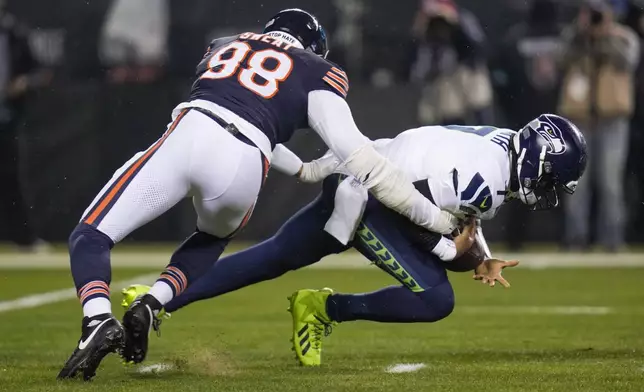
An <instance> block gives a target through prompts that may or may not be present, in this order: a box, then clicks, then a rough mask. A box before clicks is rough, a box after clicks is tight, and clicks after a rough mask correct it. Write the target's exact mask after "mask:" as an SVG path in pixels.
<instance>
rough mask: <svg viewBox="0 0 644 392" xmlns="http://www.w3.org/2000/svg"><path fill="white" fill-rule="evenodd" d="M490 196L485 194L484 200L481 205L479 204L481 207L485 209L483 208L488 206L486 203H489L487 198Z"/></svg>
mask: <svg viewBox="0 0 644 392" xmlns="http://www.w3.org/2000/svg"><path fill="white" fill-rule="evenodd" d="M489 197H490V196H485V199H483V202H481V205H480V206H479V207H480V208H481V209H483V208H485V207H487V205H486V203H487V199H488V198H489Z"/></svg>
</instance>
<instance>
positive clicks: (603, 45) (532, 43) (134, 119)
mask: <svg viewBox="0 0 644 392" xmlns="http://www.w3.org/2000/svg"><path fill="white" fill-rule="evenodd" d="M0 4H1V11H0V102H1V105H0V184H1V185H0V229H1V234H0V239H2V240H7V241H11V242H13V243H15V244H16V245H17V246H19V247H20V248H21V249H24V250H26V251H35V250H39V249H42V248H43V247H45V244H46V241H47V242H58V241H66V239H67V236H68V234H69V232H70V231H71V229H72V228H73V227H74V226H75V224H76V223H77V221H78V219H79V217H80V215H81V214H82V212H83V210H84V209H85V207H86V206H87V205H88V203H89V202H90V201H91V200H92V198H93V197H94V195H95V194H96V192H98V191H99V190H100V188H101V187H102V185H103V184H104V183H105V181H106V180H107V179H108V178H109V177H110V176H111V174H112V173H113V171H114V170H115V169H116V168H118V167H119V166H120V165H121V164H122V163H123V162H125V161H126V160H127V159H128V158H129V157H130V156H131V155H132V154H134V153H135V152H137V151H139V150H142V149H145V148H147V146H148V145H149V144H150V143H152V142H153V141H154V140H156V139H157V138H158V137H159V135H160V134H161V133H162V132H163V131H164V130H165V126H166V124H167V122H169V120H170V111H171V109H172V108H173V107H174V106H175V105H176V104H178V103H180V102H181V101H182V100H183V99H185V98H186V97H187V93H188V91H189V88H190V85H191V82H192V79H193V73H194V69H195V66H196V64H197V63H198V61H199V60H200V59H201V57H202V55H203V53H204V49H205V48H206V46H207V44H208V42H209V41H210V40H211V39H212V38H215V37H219V36H224V35H232V34H236V33H240V32H244V31H259V30H261V28H262V27H263V26H262V24H263V23H264V21H266V20H267V19H268V18H269V17H270V16H272V15H273V14H274V13H276V12H277V11H278V10H280V9H282V8H287V7H299V8H304V9H306V10H309V11H311V12H312V13H314V14H316V15H317V16H318V18H319V19H320V21H321V22H322V23H323V24H324V25H325V26H326V28H327V30H328V33H329V35H330V47H331V54H330V59H331V60H332V61H334V62H337V63H338V64H340V65H341V66H343V67H344V68H345V69H346V71H347V72H348V74H349V78H350V80H351V92H350V94H349V103H350V105H351V107H352V109H353V112H354V116H355V118H356V121H357V123H358V125H359V127H360V128H361V130H362V132H363V133H365V134H366V135H367V136H369V137H371V138H372V139H375V138H379V137H392V136H394V135H395V134H397V133H399V132H401V131H403V130H405V129H407V128H411V127H415V126H418V125H428V124H472V125H479V124H489V125H495V126H500V127H509V128H513V129H517V128H519V127H521V126H523V125H525V123H527V122H528V121H529V120H530V119H532V118H534V117H536V116H537V115H538V114H539V113H542V112H554V113H558V114H562V115H564V116H567V117H569V118H570V119H571V120H573V121H574V122H575V123H576V124H577V125H578V126H579V127H580V129H581V130H582V131H583V133H584V134H585V135H586V138H587V140H588V143H589V148H590V164H589V168H588V171H587V174H586V175H585V177H584V178H583V180H582V182H581V183H580V185H579V188H578V191H577V193H576V194H575V195H574V196H572V197H571V198H565V199H564V200H563V206H561V207H560V208H558V209H557V210H554V211H549V212H538V213H537V212H535V213H532V212H527V211H526V210H525V208H521V207H522V206H520V205H518V206H512V205H510V206H507V207H505V210H502V211H501V214H500V215H499V216H498V217H497V219H496V220H495V221H493V222H491V223H487V224H486V225H485V226H484V227H485V231H486V234H487V237H488V239H489V240H490V241H492V242H498V243H506V244H507V245H508V246H510V247H511V248H512V249H520V248H521V247H523V246H525V245H527V244H532V243H550V244H556V245H558V246H561V247H562V248H563V249H568V250H585V249H589V248H590V247H591V246H595V245H597V246H599V247H601V248H603V249H605V250H608V251H620V250H624V249H627V246H628V245H627V244H630V245H631V246H632V245H633V244H636V243H638V242H639V243H641V242H644V230H641V224H638V223H641V222H644V205H643V201H644V159H643V158H642V157H643V156H644V62H640V42H641V40H642V38H643V37H644V1H643V0H593V1H577V0H565V1H564V0H561V1H553V0H534V1H526V0H485V1H481V0H420V1H419V0H400V1H397V2H391V1H387V0H316V1H313V0H298V1H295V0H264V1H261V0H227V1H223V0H136V1H132V0H92V1H68V0H49V1H46V2H44V1H42V0H5V1H2V0H0ZM289 146H290V147H292V148H293V149H294V150H295V151H297V152H298V153H300V154H301V156H302V157H303V159H311V158H315V157H316V156H318V155H320V154H321V153H323V151H324V150H325V149H324V146H323V145H322V143H321V142H320V141H319V140H318V139H317V137H315V136H314V135H312V133H311V132H310V131H304V132H301V133H300V134H298V135H297V136H296V137H295V138H294V140H292V142H291V143H290V144H289ZM463 159H467V157H463ZM317 192H318V187H317V186H315V185H304V184H300V183H297V182H296V181H295V180H294V179H292V178H287V177H285V176H282V175H280V174H278V173H273V174H271V175H270V176H269V182H268V184H267V187H266V189H265V191H264V192H263V194H262V196H261V197H260V203H259V205H258V207H257V208H256V209H255V213H254V215H253V219H252V220H251V224H250V225H249V226H248V227H247V229H246V230H245V232H244V233H243V234H242V235H241V238H242V239H245V240H258V239H262V238H264V237H266V236H268V235H270V234H272V233H273V232H274V230H275V229H276V228H278V227H279V225H280V224H281V223H282V222H283V221H284V220H285V219H286V218H287V217H288V216H289V215H290V214H291V213H293V212H294V211H296V210H297V209H298V208H299V207H301V206H302V205H303V204H305V203H307V202H308V201H309V200H311V199H312V198H313V197H314V196H315V195H316V194H317ZM194 219H195V218H194V214H193V213H192V211H191V205H190V203H189V202H186V203H183V204H181V205H179V206H177V208H175V209H174V210H172V211H170V212H169V213H168V214H166V215H165V216H163V217H162V218H161V219H159V220H157V221H155V222H153V223H152V224H150V225H148V226H146V227H145V228H143V229H141V230H139V231H137V232H135V233H134V234H133V235H132V236H131V238H130V240H132V241H147V242H150V241H171V240H178V239H181V238H183V237H184V236H185V235H186V234H187V233H190V232H192V230H193V227H194V222H195V221H194Z"/></svg>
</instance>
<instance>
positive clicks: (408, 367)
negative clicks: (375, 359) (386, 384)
mask: <svg viewBox="0 0 644 392" xmlns="http://www.w3.org/2000/svg"><path fill="white" fill-rule="evenodd" d="M424 367H427V365H425V364H424V363H397V364H395V365H391V366H388V367H386V368H385V373H412V372H417V371H419V370H420V369H422V368H424Z"/></svg>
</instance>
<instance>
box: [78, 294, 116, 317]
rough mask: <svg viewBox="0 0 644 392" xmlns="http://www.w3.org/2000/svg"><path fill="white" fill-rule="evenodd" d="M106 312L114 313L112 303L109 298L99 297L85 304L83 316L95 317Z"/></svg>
mask: <svg viewBox="0 0 644 392" xmlns="http://www.w3.org/2000/svg"><path fill="white" fill-rule="evenodd" d="M105 313H112V303H111V302H110V300H109V299H107V298H103V297H98V298H94V299H90V300H89V301H87V302H85V304H83V316H85V317H94V316H98V315H99V314H105Z"/></svg>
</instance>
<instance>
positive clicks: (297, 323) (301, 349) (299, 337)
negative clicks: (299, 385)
mask: <svg viewBox="0 0 644 392" xmlns="http://www.w3.org/2000/svg"><path fill="white" fill-rule="evenodd" d="M331 294H333V290H331V289H329V288H324V289H322V290H299V291H296V292H295V293H293V295H291V296H290V297H288V300H289V301H290V302H291V306H290V307H289V308H288V310H289V312H291V316H292V317H293V337H292V338H291V341H292V342H293V351H295V355H296V357H297V360H298V361H299V362H300V364H302V365H304V366H320V362H321V360H322V337H323V336H322V335H324V336H328V335H330V334H331V330H332V327H333V326H334V325H335V324H336V323H335V322H334V321H331V319H330V318H329V315H328V314H327V313H326V299H327V298H328V297H329V295H331Z"/></svg>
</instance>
